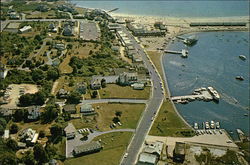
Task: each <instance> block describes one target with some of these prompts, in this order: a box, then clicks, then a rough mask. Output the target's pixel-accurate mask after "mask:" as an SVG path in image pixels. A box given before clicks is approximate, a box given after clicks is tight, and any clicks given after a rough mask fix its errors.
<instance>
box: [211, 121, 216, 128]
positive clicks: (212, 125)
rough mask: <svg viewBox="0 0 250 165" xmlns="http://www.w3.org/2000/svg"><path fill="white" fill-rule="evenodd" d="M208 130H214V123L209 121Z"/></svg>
mask: <svg viewBox="0 0 250 165" xmlns="http://www.w3.org/2000/svg"><path fill="white" fill-rule="evenodd" d="M210 128H211V129H214V128H215V125H214V121H211V122H210Z"/></svg>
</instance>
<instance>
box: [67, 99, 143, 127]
mask: <svg viewBox="0 0 250 165" xmlns="http://www.w3.org/2000/svg"><path fill="white" fill-rule="evenodd" d="M93 108H95V110H96V112H97V115H96V116H88V117H83V119H74V120H71V121H70V122H72V123H73V124H74V126H75V127H76V129H81V128H87V127H88V128H93V129H96V128H95V127H96V126H98V128H99V130H101V131H108V130H111V128H110V127H109V126H110V124H112V123H113V121H112V120H113V118H114V117H115V112H116V111H121V112H122V115H121V117H120V120H121V123H122V126H117V127H116V128H117V129H123V128H131V129H135V128H136V126H137V123H138V120H139V119H140V116H141V114H142V112H143V111H144V109H145V104H120V103H100V104H93Z"/></svg>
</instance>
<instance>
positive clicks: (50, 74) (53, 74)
mask: <svg viewBox="0 0 250 165" xmlns="http://www.w3.org/2000/svg"><path fill="white" fill-rule="evenodd" d="M58 77H59V71H58V70H57V69H56V68H50V69H49V70H48V71H47V80H53V81H55V80H56V79H58Z"/></svg>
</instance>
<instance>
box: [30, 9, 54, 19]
mask: <svg viewBox="0 0 250 165" xmlns="http://www.w3.org/2000/svg"><path fill="white" fill-rule="evenodd" d="M26 13H28V14H27V15H26V18H27V19H32V18H47V19H48V18H55V17H56V13H55V11H54V10H50V11H47V12H40V11H33V12H26Z"/></svg>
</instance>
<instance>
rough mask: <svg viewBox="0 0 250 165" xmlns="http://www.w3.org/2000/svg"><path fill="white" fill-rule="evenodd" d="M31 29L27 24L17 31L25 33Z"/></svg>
mask: <svg viewBox="0 0 250 165" xmlns="http://www.w3.org/2000/svg"><path fill="white" fill-rule="evenodd" d="M31 30H32V27H31V26H30V25H29V26H24V27H22V28H21V29H19V32H20V33H27V32H30V31H31Z"/></svg>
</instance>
